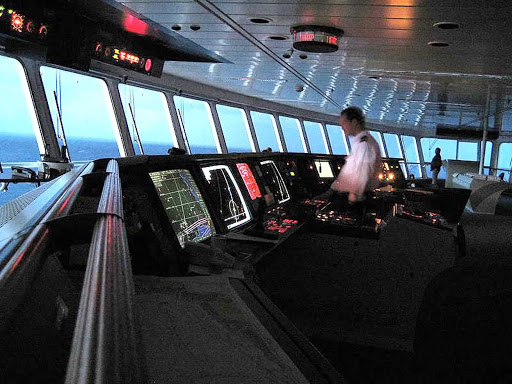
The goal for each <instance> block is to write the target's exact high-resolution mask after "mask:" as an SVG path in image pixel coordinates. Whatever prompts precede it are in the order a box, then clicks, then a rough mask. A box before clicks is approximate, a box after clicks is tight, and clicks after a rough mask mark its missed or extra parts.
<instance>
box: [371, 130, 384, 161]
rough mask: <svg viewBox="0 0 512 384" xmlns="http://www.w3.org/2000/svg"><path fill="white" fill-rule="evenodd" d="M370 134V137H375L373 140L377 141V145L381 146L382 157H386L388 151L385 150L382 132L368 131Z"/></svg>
mask: <svg viewBox="0 0 512 384" xmlns="http://www.w3.org/2000/svg"><path fill="white" fill-rule="evenodd" d="M368 132H370V135H372V136H373V138H374V139H375V141H377V143H378V144H379V148H380V155H381V156H382V157H386V156H387V155H386V151H385V149H384V144H383V143H382V136H381V135H380V132H376V131H368Z"/></svg>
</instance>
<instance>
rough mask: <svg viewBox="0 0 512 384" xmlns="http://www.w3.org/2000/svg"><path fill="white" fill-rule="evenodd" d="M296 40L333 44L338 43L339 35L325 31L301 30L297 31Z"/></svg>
mask: <svg viewBox="0 0 512 384" xmlns="http://www.w3.org/2000/svg"><path fill="white" fill-rule="evenodd" d="M295 41H302V42H308V41H317V42H321V43H328V44H332V45H338V36H335V35H331V34H327V33H325V32H306V31H299V32H295Z"/></svg>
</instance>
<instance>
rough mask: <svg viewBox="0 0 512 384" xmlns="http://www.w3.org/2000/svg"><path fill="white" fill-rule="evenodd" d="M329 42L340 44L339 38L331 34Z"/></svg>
mask: <svg viewBox="0 0 512 384" xmlns="http://www.w3.org/2000/svg"><path fill="white" fill-rule="evenodd" d="M328 43H329V44H333V45H338V38H337V37H336V36H329V39H328Z"/></svg>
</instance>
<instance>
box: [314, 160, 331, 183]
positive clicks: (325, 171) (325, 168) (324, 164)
mask: <svg viewBox="0 0 512 384" xmlns="http://www.w3.org/2000/svg"><path fill="white" fill-rule="evenodd" d="M315 167H316V170H317V172H318V176H319V177H320V178H321V179H334V173H333V172H332V168H331V164H330V163H329V162H328V161H327V160H315Z"/></svg>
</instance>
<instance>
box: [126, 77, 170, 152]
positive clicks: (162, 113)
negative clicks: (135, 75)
mask: <svg viewBox="0 0 512 384" xmlns="http://www.w3.org/2000/svg"><path fill="white" fill-rule="evenodd" d="M119 94H120V95H121V102H122V103H123V109H124V113H125V115H126V121H127V122H128V127H129V129H130V134H131V138H132V140H133V148H134V149H135V153H139V154H140V145H139V143H137V134H136V131H135V127H136V128H137V131H138V133H139V136H140V140H141V144H142V147H143V149H144V153H145V154H148V155H152V154H167V151H168V150H169V148H171V147H175V146H177V140H176V136H175V134H174V129H173V126H172V121H171V115H170V113H169V106H168V104H167V100H166V99H165V95H164V94H163V92H157V91H153V90H150V89H144V88H139V87H134V86H132V85H125V84H119Z"/></svg>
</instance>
